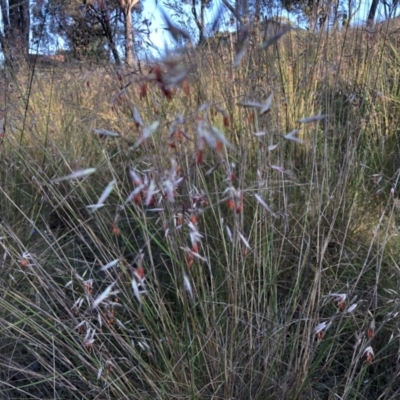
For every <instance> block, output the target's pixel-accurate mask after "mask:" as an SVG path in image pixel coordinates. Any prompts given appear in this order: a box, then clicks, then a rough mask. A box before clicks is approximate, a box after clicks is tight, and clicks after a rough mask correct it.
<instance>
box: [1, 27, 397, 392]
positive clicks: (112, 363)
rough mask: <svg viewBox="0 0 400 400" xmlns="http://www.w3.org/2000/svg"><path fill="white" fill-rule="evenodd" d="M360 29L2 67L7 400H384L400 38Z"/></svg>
mask: <svg viewBox="0 0 400 400" xmlns="http://www.w3.org/2000/svg"><path fill="white" fill-rule="evenodd" d="M365 35H366V32H365V31H362V30H350V29H349V30H342V31H341V32H333V33H329V34H327V33H321V34H319V35H316V36H311V35H310V34H306V33H304V32H298V31H291V32H290V33H288V34H287V35H286V36H285V37H284V38H282V40H283V41H281V42H279V41H278V42H277V43H273V44H272V45H271V46H269V47H267V48H266V49H263V50H260V49H259V46H258V45H259V44H260V43H257V42H256V43H253V44H252V45H251V46H249V48H248V49H247V52H246V54H245V56H244V57H243V58H242V60H241V62H240V64H239V65H238V66H237V67H234V66H233V65H234V64H235V62H237V60H235V58H236V57H237V55H236V54H235V50H234V48H233V47H229V46H223V47H222V48H220V49H218V51H216V50H215V49H210V48H207V46H205V47H204V48H202V49H201V50H198V51H195V52H193V51H191V52H189V53H185V54H182V55H180V56H179V57H178V56H176V57H175V58H169V59H167V60H165V61H164V62H160V63H158V64H156V65H153V66H152V68H151V70H150V67H149V68H148V67H143V71H142V73H141V74H139V73H138V74H129V73H128V72H117V71H116V70H115V69H113V68H112V67H111V66H109V67H101V68H100V67H98V68H92V69H88V70H87V71H82V70H79V69H77V68H74V67H73V66H71V67H67V68H59V69H57V68H51V69H46V70H42V69H40V68H38V69H36V71H34V73H32V70H25V69H23V67H21V69H20V70H19V72H18V73H17V74H16V77H15V78H10V74H9V73H8V72H7V71H4V73H3V79H2V84H1V89H0V90H1V99H2V106H1V109H2V110H3V111H2V114H3V115H2V118H3V119H2V124H3V127H2V132H1V137H0V164H1V166H0V218H1V221H0V246H1V250H0V268H1V270H0V271H1V273H0V321H1V323H0V332H1V335H0V346H1V351H0V365H1V368H0V387H1V392H2V396H3V398H4V399H16V398H29V399H38V398H54V399H117V398H118V399H119V398H121V399H122V398H138V399H139V398H140V399H167V398H179V399H189V398H190V399H194V398H213V399H234V398H235V399H265V398H269V399H334V398H342V399H355V398H357V399H378V398H379V399H395V398H398V393H399V390H400V385H399V380H398V378H397V377H398V374H399V371H400V364H399V336H398V332H399V327H400V320H399V318H400V317H399V311H400V310H399V307H400V294H399V290H398V287H399V285H398V283H399V266H398V257H399V252H398V245H399V239H398V224H399V221H398V212H399V211H398V210H399V204H400V200H399V199H398V190H399V189H398V180H399V171H400V170H399V167H400V164H399V163H400V160H399V156H398V154H399V147H398V146H399V145H398V144H399V143H400V140H399V134H400V131H399V123H398V115H399V108H400V101H399V99H400V97H399V96H400V87H399V82H400V80H399V71H400V68H398V65H397V64H399V53H398V51H397V50H396V47H395V46H394V45H393V40H394V39H393V35H392V36H391V37H389V36H388V35H385V33H384V32H383V33H379V34H378V33H377V34H376V35H374V36H373V37H371V38H368V37H367V38H366V37H365Z"/></svg>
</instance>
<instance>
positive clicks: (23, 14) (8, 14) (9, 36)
mask: <svg viewBox="0 0 400 400" xmlns="http://www.w3.org/2000/svg"><path fill="white" fill-rule="evenodd" d="M0 6H1V15H2V19H3V28H4V34H3V33H0V42H1V47H2V50H3V54H4V57H5V60H6V63H7V64H10V65H11V63H12V61H13V59H15V58H17V56H19V55H25V56H26V55H27V54H28V52H29V30H30V11H29V0H9V1H8V4H7V1H6V0H0Z"/></svg>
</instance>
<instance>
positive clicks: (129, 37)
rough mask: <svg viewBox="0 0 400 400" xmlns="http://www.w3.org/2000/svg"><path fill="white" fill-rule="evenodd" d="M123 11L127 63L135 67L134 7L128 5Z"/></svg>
mask: <svg viewBox="0 0 400 400" xmlns="http://www.w3.org/2000/svg"><path fill="white" fill-rule="evenodd" d="M122 11H123V13H124V18H125V62H126V64H127V65H128V66H129V67H133V62H134V59H133V31H132V15H131V13H132V7H131V6H130V5H128V6H127V7H125V8H124V9H123V10H122Z"/></svg>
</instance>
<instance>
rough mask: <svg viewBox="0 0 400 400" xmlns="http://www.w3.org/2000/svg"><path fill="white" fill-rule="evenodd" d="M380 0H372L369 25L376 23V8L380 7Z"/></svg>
mask: <svg viewBox="0 0 400 400" xmlns="http://www.w3.org/2000/svg"><path fill="white" fill-rule="evenodd" d="M378 4H379V0H372V3H371V7H370V9H369V13H368V18H367V25H368V26H372V25H373V24H374V20H375V15H376V10H377V8H378Z"/></svg>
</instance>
